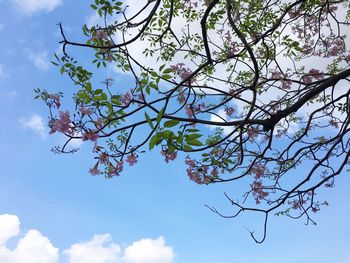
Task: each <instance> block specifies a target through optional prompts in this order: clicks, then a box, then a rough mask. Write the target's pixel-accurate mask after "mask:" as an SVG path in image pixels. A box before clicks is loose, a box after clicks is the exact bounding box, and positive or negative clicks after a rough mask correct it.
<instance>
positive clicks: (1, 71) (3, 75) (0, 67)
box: [0, 64, 8, 80]
mask: <svg viewBox="0 0 350 263" xmlns="http://www.w3.org/2000/svg"><path fill="white" fill-rule="evenodd" d="M4 68H5V66H4V65H2V64H0V80H2V79H5V78H7V77H8V75H7V74H6V72H5V69H4Z"/></svg>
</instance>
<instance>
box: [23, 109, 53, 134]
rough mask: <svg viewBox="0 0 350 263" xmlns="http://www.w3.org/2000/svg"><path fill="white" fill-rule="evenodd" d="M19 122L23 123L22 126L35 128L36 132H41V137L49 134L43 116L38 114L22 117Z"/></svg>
mask: <svg viewBox="0 0 350 263" xmlns="http://www.w3.org/2000/svg"><path fill="white" fill-rule="evenodd" d="M19 123H20V124H21V125H22V127H24V128H26V129H30V130H33V131H34V132H35V133H37V134H39V135H40V137H41V138H45V137H46V135H47V129H46V127H45V124H44V121H43V118H42V117H41V116H39V115H37V114H32V115H31V116H29V117H24V118H20V119H19Z"/></svg>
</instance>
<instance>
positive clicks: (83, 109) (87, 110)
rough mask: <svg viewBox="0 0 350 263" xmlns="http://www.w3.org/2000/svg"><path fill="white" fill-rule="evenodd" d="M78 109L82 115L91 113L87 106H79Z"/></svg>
mask: <svg viewBox="0 0 350 263" xmlns="http://www.w3.org/2000/svg"><path fill="white" fill-rule="evenodd" d="M79 111H80V112H81V113H82V114H83V115H91V114H92V110H91V109H88V108H84V107H80V108H79Z"/></svg>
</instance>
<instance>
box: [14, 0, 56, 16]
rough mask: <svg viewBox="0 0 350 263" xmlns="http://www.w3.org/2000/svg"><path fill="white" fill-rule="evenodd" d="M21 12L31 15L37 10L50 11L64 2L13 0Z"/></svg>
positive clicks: (53, 0)
mask: <svg viewBox="0 0 350 263" xmlns="http://www.w3.org/2000/svg"><path fill="white" fill-rule="evenodd" d="M11 1H12V3H13V4H14V6H15V8H16V9H17V10H18V12H20V13H24V14H27V15H31V14H33V13H37V12H46V13H49V12H51V11H52V10H54V9H55V8H56V7H57V6H59V5H61V4H62V0H11Z"/></svg>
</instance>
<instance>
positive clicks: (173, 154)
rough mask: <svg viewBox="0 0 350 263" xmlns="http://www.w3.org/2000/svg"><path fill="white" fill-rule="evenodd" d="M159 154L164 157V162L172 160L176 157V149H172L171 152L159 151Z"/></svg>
mask: <svg viewBox="0 0 350 263" xmlns="http://www.w3.org/2000/svg"><path fill="white" fill-rule="evenodd" d="M160 153H161V155H163V156H164V157H165V162H167V163H168V162H169V161H173V160H175V159H176V157H177V151H173V152H167V151H163V150H161V151H160Z"/></svg>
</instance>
